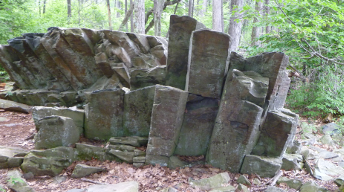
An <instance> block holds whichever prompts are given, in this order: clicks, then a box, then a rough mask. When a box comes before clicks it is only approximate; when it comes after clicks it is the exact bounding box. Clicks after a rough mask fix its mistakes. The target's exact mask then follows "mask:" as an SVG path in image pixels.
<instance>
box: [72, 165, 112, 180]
mask: <svg viewBox="0 0 344 192" xmlns="http://www.w3.org/2000/svg"><path fill="white" fill-rule="evenodd" d="M103 171H106V169H104V168H101V167H92V166H88V165H84V164H77V165H76V166H75V168H74V170H73V172H72V175H71V177H74V178H80V177H86V176H88V175H91V174H93V173H99V172H103Z"/></svg>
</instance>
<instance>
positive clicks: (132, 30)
mask: <svg viewBox="0 0 344 192" xmlns="http://www.w3.org/2000/svg"><path fill="white" fill-rule="evenodd" d="M131 5H133V7H136V6H134V2H133V0H130V7H131ZM130 32H132V33H133V32H134V14H131V15H130Z"/></svg>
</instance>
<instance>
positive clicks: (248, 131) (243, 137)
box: [207, 70, 268, 172]
mask: <svg viewBox="0 0 344 192" xmlns="http://www.w3.org/2000/svg"><path fill="white" fill-rule="evenodd" d="M224 89H225V90H226V91H224V92H223V95H222V98H221V104H220V108H219V112H218V115H217V117H216V121H215V122H216V123H215V126H214V130H213V133H212V137H211V140H210V144H209V148H208V153H207V161H208V162H209V163H210V164H211V165H214V166H216V167H219V168H221V169H227V170H230V171H233V172H239V170H240V167H241V164H242V161H243V158H244V157H245V155H248V154H250V153H251V150H252V148H253V147H254V144H255V142H256V140H257V139H258V136H259V124H260V122H261V117H262V113H263V108H262V105H263V104H264V99H265V97H266V94H267V90H268V79H267V78H264V77H262V76H260V75H259V74H257V73H254V72H246V73H245V72H244V73H243V72H240V71H238V70H233V71H232V72H230V73H229V74H228V76H227V79H226V82H225V86H224ZM233 149H235V150H233Z"/></svg>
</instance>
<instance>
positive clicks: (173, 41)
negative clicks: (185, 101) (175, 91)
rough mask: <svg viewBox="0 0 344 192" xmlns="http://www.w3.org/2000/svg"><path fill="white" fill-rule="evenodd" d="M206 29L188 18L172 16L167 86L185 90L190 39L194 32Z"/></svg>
mask: <svg viewBox="0 0 344 192" xmlns="http://www.w3.org/2000/svg"><path fill="white" fill-rule="evenodd" d="M202 28H205V26H204V25H203V24H202V23H199V22H198V21H197V20H196V19H194V18H191V17H188V16H181V17H180V16H177V15H171V16H170V28H169V36H168V37H169V38H168V59H167V76H166V85H168V86H172V87H176V88H179V89H182V90H184V89H185V82H186V74H187V68H188V55H189V45H190V37H191V34H192V32H193V31H195V30H198V29H202Z"/></svg>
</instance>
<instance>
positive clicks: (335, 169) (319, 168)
mask: <svg viewBox="0 0 344 192" xmlns="http://www.w3.org/2000/svg"><path fill="white" fill-rule="evenodd" d="M313 176H314V177H315V178H317V179H320V180H324V181H329V180H334V179H336V178H338V177H344V169H343V168H341V167H339V166H337V165H335V164H333V163H332V162H330V161H326V160H323V159H318V160H317V162H316V164H315V168H314V173H313Z"/></svg>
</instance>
